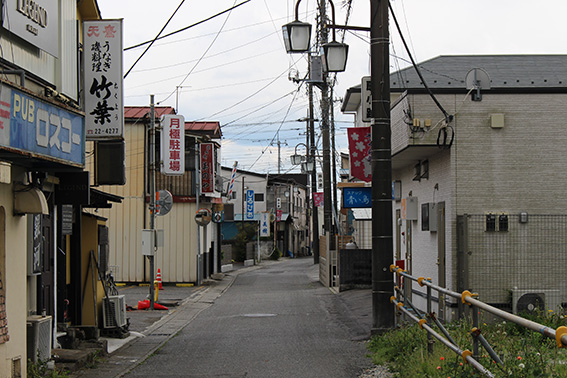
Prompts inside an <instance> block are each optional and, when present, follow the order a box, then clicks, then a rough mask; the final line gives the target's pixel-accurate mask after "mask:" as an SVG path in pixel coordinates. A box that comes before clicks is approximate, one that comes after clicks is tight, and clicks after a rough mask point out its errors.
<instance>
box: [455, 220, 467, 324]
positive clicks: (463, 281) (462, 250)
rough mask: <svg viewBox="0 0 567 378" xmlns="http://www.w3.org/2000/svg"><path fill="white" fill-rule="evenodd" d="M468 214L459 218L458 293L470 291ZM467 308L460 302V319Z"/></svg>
mask: <svg viewBox="0 0 567 378" xmlns="http://www.w3.org/2000/svg"><path fill="white" fill-rule="evenodd" d="M468 218H469V216H468V215H467V214H464V215H458V216H457V291H458V292H460V293H462V292H463V291H465V290H469V261H468V257H469V235H468V227H469V225H468ZM466 307H468V306H465V305H464V304H463V303H462V302H461V301H459V309H458V314H459V318H462V317H463V316H465V308H466Z"/></svg>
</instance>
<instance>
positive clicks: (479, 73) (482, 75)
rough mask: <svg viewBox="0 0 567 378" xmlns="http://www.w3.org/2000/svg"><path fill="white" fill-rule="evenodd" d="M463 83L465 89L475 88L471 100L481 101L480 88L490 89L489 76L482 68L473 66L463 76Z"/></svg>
mask: <svg viewBox="0 0 567 378" xmlns="http://www.w3.org/2000/svg"><path fill="white" fill-rule="evenodd" d="M465 85H466V88H467V89H476V93H475V92H473V93H472V95H471V98H472V100H473V101H482V94H481V93H480V90H481V89H490V76H488V73H487V72H486V71H485V70H483V69H482V68H473V69H472V70H470V71H469V72H468V73H467V76H466V77H465Z"/></svg>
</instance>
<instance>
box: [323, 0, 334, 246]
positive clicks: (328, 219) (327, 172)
mask: <svg viewBox="0 0 567 378" xmlns="http://www.w3.org/2000/svg"><path fill="white" fill-rule="evenodd" d="M325 1H326V0H319V30H320V33H321V39H320V43H321V44H325V43H327V42H328V40H329V33H328V31H327V29H326V28H324V27H323V24H324V23H325V22H326V20H327V13H326V9H325V8H326V5H325ZM328 77H329V75H328V74H327V73H326V72H323V85H322V87H321V113H322V122H321V136H322V138H323V197H324V210H323V213H324V229H325V233H326V234H328V235H329V246H328V248H329V250H331V251H333V250H335V249H336V246H335V244H336V243H335V235H334V232H333V217H332V209H331V206H332V194H331V158H330V157H331V156H330V155H331V142H330V135H329V84H328V81H327V80H328Z"/></svg>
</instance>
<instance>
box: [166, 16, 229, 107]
mask: <svg viewBox="0 0 567 378" xmlns="http://www.w3.org/2000/svg"><path fill="white" fill-rule="evenodd" d="M231 13H232V11H229V12H228V15H227V16H226V18H225V20H224V22H223V24H222V25H221V27H220V29H219V31H218V32H217V34H216V35H215V38H213V40H212V41H211V43H210V44H209V47H207V49H206V50H205V52H203V54H202V55H201V57H200V58H199V60H198V61H197V62H196V63H195V65H194V66H193V68H191V70H190V71H189V72H188V73H187V75H185V77H184V78H183V80H181V83H179V85H178V86H177V87H180V86H182V85H183V83H185V80H187V78H188V77H189V75H191V74H192V73H193V71H194V70H195V68H197V66H198V65H199V63H201V60H203V58H204V57H205V55H207V53H208V52H209V50H210V49H211V48H212V47H213V45H214V44H215V42H216V40H217V39H218V37H219V35H220V33H221V31H222V30H223V29H224V27H225V25H226V23H227V22H228V19H229V17H230V15H231ZM177 87H176V89H174V90H173V91H172V92H171V93H170V94H169V96H167V97H166V98H164V99H163V100H162V101H160V102H158V104H160V103H162V102H164V101H166V100H167V99H169V98H170V97H171V96H173V94H174V93H175V91H176V90H177Z"/></svg>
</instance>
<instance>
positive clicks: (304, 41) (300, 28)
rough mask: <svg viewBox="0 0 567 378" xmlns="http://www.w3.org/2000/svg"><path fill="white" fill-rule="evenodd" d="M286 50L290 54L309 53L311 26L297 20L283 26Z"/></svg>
mask: <svg viewBox="0 0 567 378" xmlns="http://www.w3.org/2000/svg"><path fill="white" fill-rule="evenodd" d="M282 32H283V39H284V44H285V49H286V51H287V52H288V53H304V52H307V51H309V42H310V41H311V24H310V23H307V22H301V21H299V20H295V21H292V22H290V23H289V24H285V25H284V26H282Z"/></svg>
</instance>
